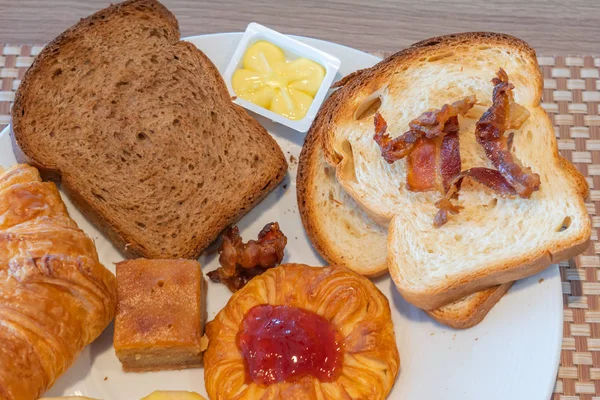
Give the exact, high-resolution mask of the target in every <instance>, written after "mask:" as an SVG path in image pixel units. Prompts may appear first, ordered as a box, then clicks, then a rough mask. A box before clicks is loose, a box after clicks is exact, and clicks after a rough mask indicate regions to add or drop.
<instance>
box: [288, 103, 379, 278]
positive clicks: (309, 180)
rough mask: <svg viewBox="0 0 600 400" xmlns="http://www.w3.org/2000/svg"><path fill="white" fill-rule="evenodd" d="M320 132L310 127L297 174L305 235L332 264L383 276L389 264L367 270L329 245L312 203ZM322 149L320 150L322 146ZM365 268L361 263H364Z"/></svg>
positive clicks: (364, 273)
mask: <svg viewBox="0 0 600 400" xmlns="http://www.w3.org/2000/svg"><path fill="white" fill-rule="evenodd" d="M336 93H337V92H335V93H333V94H332V96H336V95H337V94H336ZM324 115H325V114H319V116H318V117H317V121H315V122H314V123H315V124H317V123H318V119H319V118H323V117H324ZM320 139H321V138H320V137H319V135H318V133H317V132H316V131H314V130H312V129H311V130H310V131H309V133H308V134H307V136H306V139H305V141H304V145H303V147H302V152H301V153H300V159H299V162H298V174H297V176H296V195H297V200H298V210H299V211H300V217H301V218H302V224H303V225H304V229H305V231H306V234H307V235H308V237H309V239H310V241H311V242H312V244H313V246H314V247H315V248H316V250H317V251H318V252H319V254H321V256H322V257H323V258H324V259H325V261H327V262H328V263H329V264H331V265H340V266H344V267H346V268H349V269H351V270H353V271H355V272H357V273H359V274H361V275H364V276H367V277H370V278H374V277H377V276H381V275H383V274H385V273H386V272H387V263H386V262H384V263H381V264H376V263H375V264H373V265H370V266H369V268H368V269H364V268H360V269H358V268H357V266H356V265H353V264H351V263H349V262H348V260H347V259H346V258H345V257H344V255H343V254H340V253H339V252H337V251H335V249H333V248H332V247H331V246H330V245H329V242H330V239H331V238H329V237H328V236H327V234H326V233H325V232H323V230H322V229H321V228H322V222H321V221H320V220H319V217H318V216H317V215H316V207H318V205H316V204H314V203H313V200H314V198H315V196H314V194H313V192H314V190H315V189H316V187H315V185H316V183H315V182H314V181H313V179H314V175H315V172H316V171H315V169H316V168H319V167H320V165H319V163H318V162H317V159H316V156H317V154H316V150H317V149H318V148H319V146H321V145H322V142H321V140H320ZM319 150H320V149H319ZM361 267H362V266H361Z"/></svg>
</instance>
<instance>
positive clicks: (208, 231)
mask: <svg viewBox="0 0 600 400" xmlns="http://www.w3.org/2000/svg"><path fill="white" fill-rule="evenodd" d="M136 12H137V13H145V14H147V15H148V18H151V19H153V20H156V21H155V26H157V27H160V28H161V31H160V33H159V34H160V35H164V36H165V37H168V38H169V39H170V40H172V41H173V43H176V44H177V45H178V46H180V51H189V52H190V53H192V54H193V57H194V61H197V62H199V63H200V64H202V66H203V68H204V70H205V71H204V72H205V73H206V74H207V75H209V76H210V77H211V78H210V79H211V80H212V81H215V82H216V83H217V85H216V88H215V89H214V90H216V91H218V92H220V95H222V96H223V97H227V98H228V97H229V94H228V92H227V89H226V85H225V83H224V81H223V79H222V77H221V75H220V73H219V72H218V70H217V68H216V67H215V66H214V64H213V63H212V62H211V61H210V60H209V59H208V57H207V56H206V55H205V54H204V53H203V52H201V51H199V50H198V49H196V48H195V46H194V45H192V44H191V43H188V42H180V41H179V27H178V23H177V20H176V19H175V17H174V16H173V14H172V13H171V12H169V11H168V10H167V9H166V8H165V7H164V6H163V5H162V4H160V3H159V2H158V1H155V0H129V1H126V2H123V3H120V4H114V5H111V6H109V7H107V8H105V9H103V10H101V11H98V12H97V13H95V14H93V15H91V16H89V17H87V18H84V19H82V20H81V21H80V22H78V23H77V24H75V25H74V26H72V27H71V28H69V29H68V30H66V31H65V32H63V33H62V34H61V35H59V36H58V37H57V38H56V39H54V40H53V41H52V42H51V43H49V44H48V45H47V46H46V47H45V48H44V50H43V51H42V52H41V53H40V55H39V56H38V57H37V58H36V59H35V61H34V63H33V65H32V66H31V67H30V68H29V70H28V71H27V73H26V74H25V77H24V79H23V81H22V83H21V86H20V88H19V91H17V94H16V97H15V103H14V106H13V128H14V132H11V138H12V145H13V148H14V150H15V154H17V155H18V158H19V159H20V161H22V162H28V163H30V164H32V165H34V166H36V167H37V168H38V169H40V172H41V174H42V176H43V177H44V178H45V179H51V180H54V181H57V182H62V187H63V188H64V190H65V192H66V193H67V195H68V196H69V197H70V198H71V200H72V201H73V203H74V204H75V205H76V206H77V207H78V208H79V209H80V210H81V211H82V212H83V213H84V214H85V215H86V217H87V218H89V219H90V221H91V222H92V223H94V224H95V225H97V226H98V227H99V228H100V229H101V230H102V231H103V233H104V234H105V235H106V236H108V238H109V239H110V240H111V241H112V242H113V243H114V244H115V246H116V247H117V248H118V249H119V250H121V251H123V252H124V253H125V255H126V256H127V257H140V256H145V257H148V258H157V257H163V258H165V257H170V258H179V257H181V258H196V257H198V256H199V254H200V253H201V251H202V250H203V249H204V248H206V247H207V246H208V245H209V244H210V242H212V241H213V240H214V239H215V238H216V237H217V236H218V235H219V233H220V231H221V230H222V229H223V228H225V227H226V226H228V225H230V224H233V223H235V222H236V221H237V220H239V219H240V218H241V217H242V216H243V215H244V214H246V213H247V212H248V211H249V210H250V209H252V208H253V207H254V206H255V205H256V204H257V203H259V202H260V201H261V200H262V199H263V198H264V197H266V195H267V194H268V193H269V192H270V191H271V190H273V189H274V188H275V187H276V186H277V185H278V184H279V183H280V182H281V180H282V179H283V178H284V176H285V174H286V173H287V162H286V159H285V156H284V155H283V153H282V152H281V150H280V148H279V146H278V144H277V143H276V141H275V140H274V139H273V138H272V137H271V136H270V135H269V134H268V132H266V130H265V129H264V128H263V127H262V126H261V125H260V124H259V123H258V122H257V121H256V120H255V119H253V118H252V117H250V116H249V115H248V114H247V112H246V111H245V110H243V109H242V108H241V107H239V106H237V105H234V104H231V109H232V110H233V112H232V113H234V114H235V115H236V118H238V119H239V120H241V121H243V124H244V125H245V127H247V128H248V131H252V132H254V133H255V136H256V138H257V141H259V142H261V143H262V144H263V146H262V148H263V149H264V153H263V154H261V156H262V157H263V158H264V159H265V160H269V161H268V162H265V164H267V166H266V168H265V171H264V174H262V173H261V174H260V175H262V176H258V175H259V174H256V178H255V179H254V180H255V182H253V188H254V189H253V190H252V191H248V192H245V193H244V198H243V199H242V200H241V201H239V202H236V204H235V209H234V210H229V212H227V213H225V212H223V213H222V215H218V216H217V217H215V219H214V223H211V224H207V225H206V226H203V227H202V228H203V230H202V231H201V232H198V233H197V234H196V235H195V236H194V240H193V242H194V243H191V245H189V244H185V245H183V244H181V245H179V244H178V247H179V246H180V247H185V249H183V250H170V249H166V250H165V249H162V250H161V249H160V248H157V247H156V246H151V247H152V248H149V247H150V246H148V243H146V245H144V243H142V242H143V241H144V240H143V236H142V235H141V234H140V233H139V232H134V231H132V230H129V231H128V230H127V229H124V228H123V227H121V226H120V223H119V219H118V217H116V216H115V215H110V213H106V212H104V211H103V210H101V209H100V208H99V207H98V206H97V200H95V199H94V198H93V196H92V195H91V194H90V193H89V191H86V190H82V187H81V182H76V181H75V180H74V179H73V178H72V177H70V176H69V174H68V172H66V171H65V170H64V169H63V168H62V167H61V165H58V164H57V160H56V159H52V158H51V157H50V158H48V157H42V159H40V157H41V156H43V154H41V153H40V152H39V150H37V149H35V148H33V147H35V146H34V145H35V140H30V138H29V139H27V138H25V136H26V134H24V133H23V131H25V130H26V129H25V125H26V123H25V122H24V121H23V118H21V117H22V116H23V114H24V111H23V112H20V111H19V110H23V109H24V107H25V106H28V104H25V103H26V99H27V97H28V96H29V95H30V93H31V92H32V91H35V90H37V89H39V88H37V87H34V86H36V85H33V84H34V83H35V82H32V81H33V80H34V79H33V77H34V76H35V75H36V74H38V73H39V71H42V70H44V69H47V68H49V67H51V66H52V63H53V61H54V59H55V57H56V54H59V53H60V51H61V48H62V47H63V46H64V45H66V44H68V43H69V42H71V41H73V40H76V39H77V38H81V37H82V36H83V35H84V34H86V33H87V32H91V34H90V35H93V29H94V26H95V25H96V24H100V23H102V22H104V21H107V20H109V19H110V18H111V17H113V16H115V15H119V16H121V17H124V16H126V15H128V14H130V13H136ZM157 29H158V28H157ZM163 29H164V30H163ZM177 42H178V43H177ZM271 149H272V150H271ZM44 158H45V159H44ZM229 208H233V207H229ZM218 213H219V210H216V211H215V213H214V214H218ZM107 214H108V215H107ZM180 236H182V235H180ZM176 240H179V239H176Z"/></svg>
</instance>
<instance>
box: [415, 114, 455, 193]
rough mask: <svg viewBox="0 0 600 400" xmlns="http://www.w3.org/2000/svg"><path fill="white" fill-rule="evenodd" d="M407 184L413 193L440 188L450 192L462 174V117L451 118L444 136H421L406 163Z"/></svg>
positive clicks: (441, 190)
mask: <svg viewBox="0 0 600 400" xmlns="http://www.w3.org/2000/svg"><path fill="white" fill-rule="evenodd" d="M406 166H407V175H406V187H407V188H408V190H411V191H413V192H425V191H428V190H434V189H435V190H438V191H439V192H440V193H446V191H447V190H448V188H449V187H450V182H451V181H452V180H453V179H454V177H455V176H456V175H458V174H459V173H460V168H461V160H460V147H459V141H458V117H456V116H455V117H451V118H450V119H449V120H448V122H447V123H446V125H445V127H444V132H443V137H437V138H432V139H426V138H424V137H422V138H419V139H418V140H417V143H415V146H414V148H413V150H412V151H411V152H410V154H409V155H408V158H407V162H406Z"/></svg>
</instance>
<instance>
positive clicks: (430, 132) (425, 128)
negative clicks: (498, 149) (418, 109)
mask: <svg viewBox="0 0 600 400" xmlns="http://www.w3.org/2000/svg"><path fill="white" fill-rule="evenodd" d="M475 102H476V98H475V96H467V97H465V98H464V99H462V100H458V101H456V102H454V103H452V104H445V105H444V106H443V107H442V108H440V109H439V110H433V111H426V112H424V113H423V114H421V115H420V116H419V117H417V118H415V119H413V120H412V121H410V123H409V124H408V126H409V128H410V129H409V130H408V131H407V132H405V133H403V134H402V135H400V136H398V137H396V138H394V139H392V138H390V136H389V135H388V134H386V131H387V122H386V121H385V120H384V119H383V117H382V116H381V114H379V113H376V114H375V119H374V123H375V135H374V136H373V139H374V140H375V142H376V143H377V144H378V145H379V148H380V150H381V155H382V157H383V158H384V160H385V161H387V162H388V163H389V164H393V163H394V162H396V161H397V160H400V159H402V158H404V157H406V156H408V155H409V154H410V152H411V151H412V150H413V148H414V146H415V144H416V143H417V140H418V139H420V138H426V139H433V138H436V137H440V136H443V135H444V134H445V133H446V132H444V128H445V126H446V125H447V123H448V121H449V120H450V119H452V118H453V117H457V116H458V115H464V114H466V113H467V112H468V111H469V110H470V109H471V108H473V106H474V105H475ZM457 121H458V120H457Z"/></svg>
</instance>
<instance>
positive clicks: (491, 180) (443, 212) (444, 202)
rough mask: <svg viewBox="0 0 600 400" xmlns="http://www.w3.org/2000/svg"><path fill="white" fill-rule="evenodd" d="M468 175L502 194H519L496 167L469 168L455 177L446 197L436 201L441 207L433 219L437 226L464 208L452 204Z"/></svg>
mask: <svg viewBox="0 0 600 400" xmlns="http://www.w3.org/2000/svg"><path fill="white" fill-rule="evenodd" d="M467 177H469V178H471V179H473V180H474V181H475V182H478V183H480V184H482V185H484V186H486V187H487V188H489V189H491V190H492V191H494V192H496V193H498V194H499V195H501V196H510V195H515V194H517V192H516V191H515V189H514V188H513V187H512V186H511V185H510V183H508V181H507V180H506V179H505V178H504V176H502V174H500V172H498V171H496V170H495V169H491V168H483V167H476V168H471V169H467V170H465V171H463V172H461V173H460V174H459V175H457V176H456V177H455V178H454V180H453V181H452V183H451V184H450V188H449V189H448V191H447V192H446V194H445V195H444V197H442V198H441V199H440V200H438V201H437V202H436V203H435V206H436V207H437V208H439V211H438V213H437V214H436V216H435V218H434V220H433V225H434V226H435V227H436V228H439V227H440V226H442V225H444V224H445V223H446V222H448V213H450V214H458V213H459V212H460V210H461V209H462V207H460V206H458V205H454V204H452V201H451V199H453V198H456V197H458V192H459V191H460V188H461V185H462V181H463V179H465V178H467Z"/></svg>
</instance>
